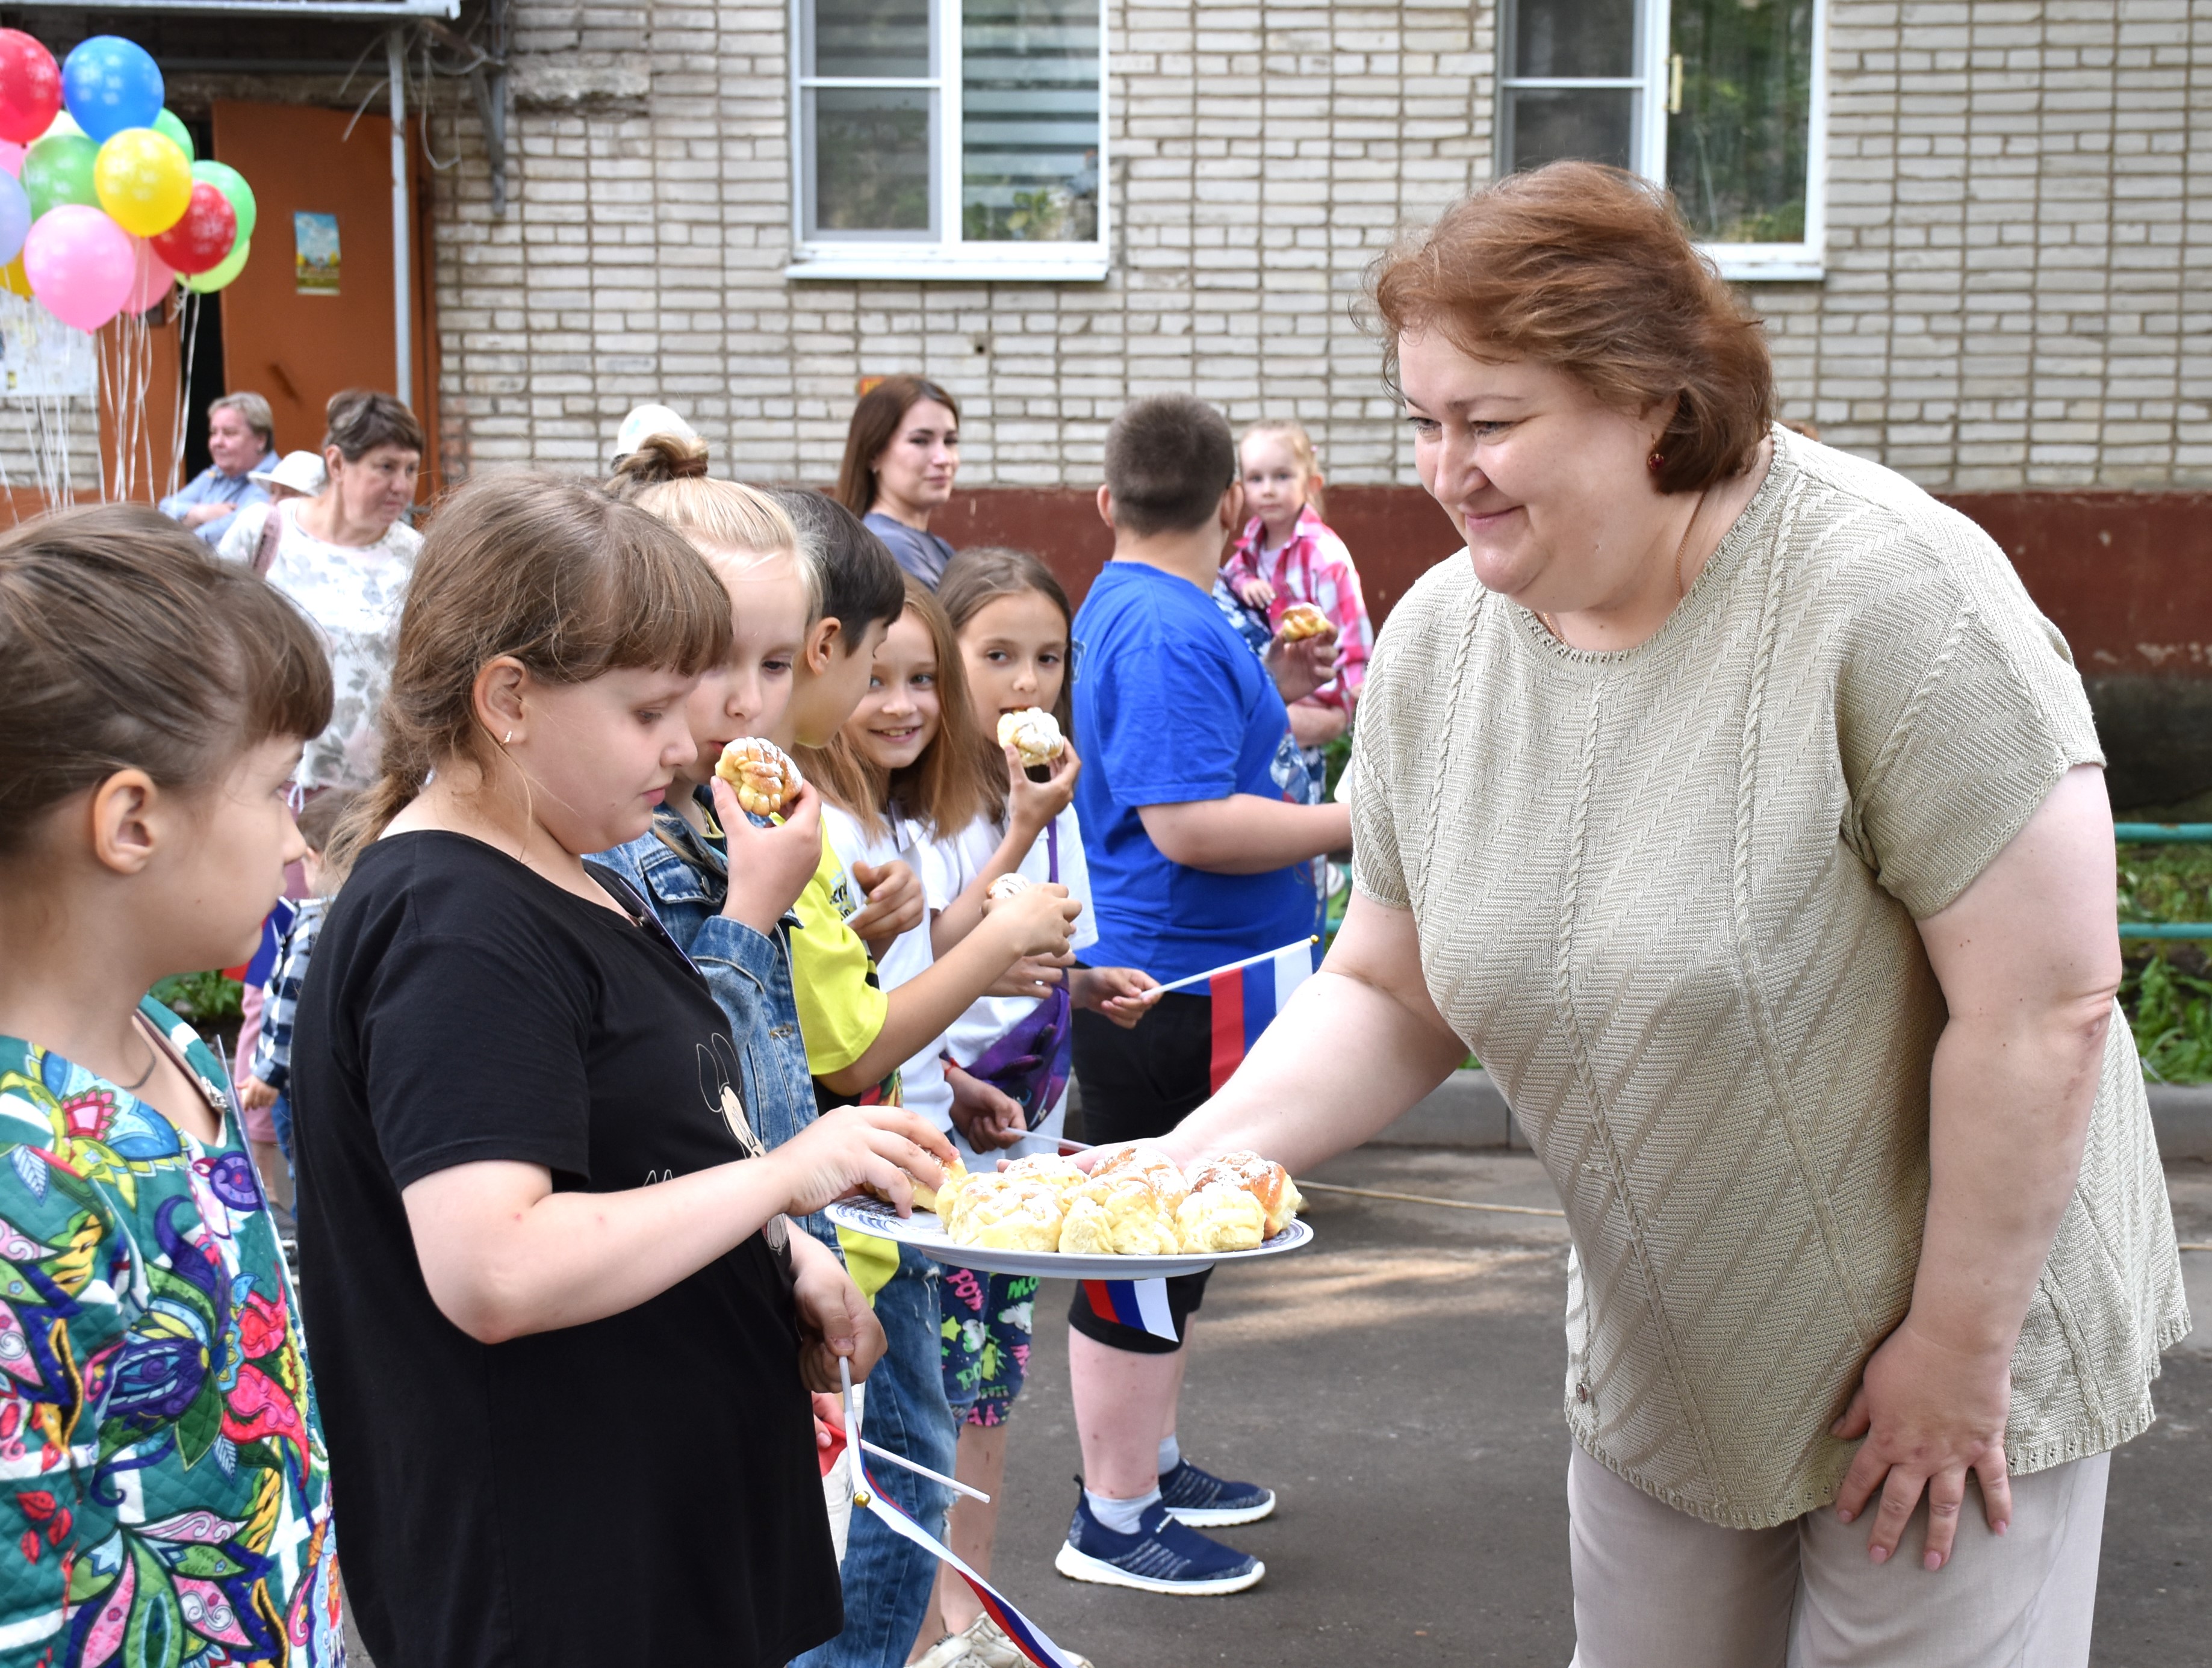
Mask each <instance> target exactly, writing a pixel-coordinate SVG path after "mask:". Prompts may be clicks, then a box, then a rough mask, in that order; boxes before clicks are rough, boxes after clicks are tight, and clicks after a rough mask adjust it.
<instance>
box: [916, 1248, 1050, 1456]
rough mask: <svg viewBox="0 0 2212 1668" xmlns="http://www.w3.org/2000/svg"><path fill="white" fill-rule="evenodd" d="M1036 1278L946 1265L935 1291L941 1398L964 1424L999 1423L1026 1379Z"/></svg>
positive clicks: (1032, 1325) (1033, 1323)
mask: <svg viewBox="0 0 2212 1668" xmlns="http://www.w3.org/2000/svg"><path fill="white" fill-rule="evenodd" d="M1036 1289H1037V1283H1036V1276H1034V1275H1027V1274H986V1273H984V1272H983V1271H982V1270H981V1269H966V1268H953V1267H951V1266H949V1265H948V1266H947V1267H946V1268H945V1278H944V1280H943V1282H942V1283H940V1284H939V1287H938V1301H939V1307H940V1308H941V1309H942V1311H943V1313H944V1316H945V1322H944V1337H945V1347H944V1350H943V1362H944V1368H945V1400H946V1401H948V1402H950V1403H951V1404H952V1408H953V1411H955V1412H956V1413H964V1414H965V1416H966V1417H965V1419H964V1420H963V1422H964V1423H967V1424H971V1425H986V1426H987V1425H999V1424H1004V1423H1005V1422H1006V1413H1007V1410H1009V1409H1010V1408H1012V1406H1013V1404H1014V1398H1015V1397H1017V1396H1018V1395H1020V1394H1021V1393H1022V1380H1024V1379H1025V1378H1027V1377H1028V1376H1029V1370H1030V1334H1031V1333H1032V1332H1033V1331H1035V1329H1036Z"/></svg>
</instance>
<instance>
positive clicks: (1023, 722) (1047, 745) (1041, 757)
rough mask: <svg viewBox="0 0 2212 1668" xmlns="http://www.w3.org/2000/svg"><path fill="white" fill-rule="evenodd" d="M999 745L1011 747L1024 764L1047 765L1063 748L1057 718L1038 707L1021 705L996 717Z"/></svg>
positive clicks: (1063, 741)
mask: <svg viewBox="0 0 2212 1668" xmlns="http://www.w3.org/2000/svg"><path fill="white" fill-rule="evenodd" d="M999 745H1000V746H1001V747H1011V748H1012V749H1014V751H1016V752H1017V753H1018V754H1020V755H1022V762H1023V763H1024V765H1048V764H1050V763H1051V762H1052V761H1054V759H1057V758H1058V757H1059V756H1060V755H1061V754H1063V753H1065V752H1066V751H1067V738H1066V737H1065V736H1063V735H1061V734H1060V720H1059V719H1055V718H1054V717H1053V715H1052V714H1051V713H1048V712H1046V711H1045V710H1044V708H1043V707H1024V708H1023V709H1022V710H1021V711H1020V712H1018V713H1004V714H1002V715H1001V716H1000V719H999Z"/></svg>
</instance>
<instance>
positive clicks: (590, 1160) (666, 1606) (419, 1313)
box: [292, 833, 842, 1668]
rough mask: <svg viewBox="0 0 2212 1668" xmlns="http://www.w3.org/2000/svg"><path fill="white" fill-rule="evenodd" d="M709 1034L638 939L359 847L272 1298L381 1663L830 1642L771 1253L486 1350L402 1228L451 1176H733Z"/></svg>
mask: <svg viewBox="0 0 2212 1668" xmlns="http://www.w3.org/2000/svg"><path fill="white" fill-rule="evenodd" d="M605 883H607V884H608V889H609V891H610V892H611V894H613V895H616V896H617V898H619V897H621V895H622V892H621V889H620V883H619V882H617V881H614V880H612V878H611V876H608V877H605ZM725 1024H726V1022H725V1021H724V1019H723V1017H722V1014H721V1010H720V1009H719V1008H718V1007H717V1006H716V1005H715V1004H714V998H713V997H712V996H710V995H709V994H708V988H707V985H706V982H705V980H702V979H701V978H700V976H699V975H698V974H697V973H696V971H694V970H693V969H692V968H691V967H690V966H689V964H688V963H687V962H686V961H684V956H683V955H682V953H681V952H680V951H678V949H676V948H675V946H674V945H673V944H672V943H671V942H670V941H669V940H668V939H667V937H665V935H664V934H661V933H659V931H657V930H656V929H652V928H650V927H649V926H647V925H643V924H639V923H635V922H632V921H629V920H625V919H624V918H623V916H622V915H620V914H617V913H614V912H613V911H611V910H607V909H603V908H600V907H598V906H597V905H595V904H592V903H588V902H586V901H584V900H583V899H580V898H578V897H575V896H574V895H571V894H569V893H567V892H564V891H562V889H560V888H559V887H556V886H554V885H552V884H551V883H549V882H547V881H545V880H544V879H542V878H540V877H539V876H537V875H534V874H532V872H531V871H530V870H527V869H526V868H524V867H523V866H522V865H521V864H519V863H516V862H513V860H511V859H510V858H507V857H505V856H502V855H501V853H500V852H496V851H495V850H493V849H492V848H491V847H490V846H486V845H483V844H482V843H481V842H479V841H477V840H470V839H467V838H465V837H464V836H462V835H459V834H442V833H416V834H399V835H397V836H395V837H393V838H392V839H390V840H382V841H380V842H378V843H377V844H375V845H374V846H370V847H369V848H368V850H367V851H365V852H362V856H361V859H360V861H359V863H358V864H356V866H355V869H354V872H353V876H352V878H351V879H349V881H348V882H347V883H346V885H345V889H344V890H343V892H342V893H341V894H340V895H339V896H338V899H337V903H336V905H335V906H334V907H333V908H332V909H331V916H330V919H329V921H328V923H327V924H326V925H325V926H324V928H323V931H322V936H321V937H320V938H319V940H318V941H317V943H316V945H315V953H314V956H313V960H312V961H311V962H310V964H309V968H308V973H307V983H306V988H305V989H304V990H303V991H302V992H301V999H300V1005H299V1011H298V1018H297V1022H296V1028H295V1033H294V1041H293V1053H292V1058H293V1067H292V1072H293V1090H292V1094H293V1100H294V1105H295V1109H296V1125H295V1130H296V1135H297V1153H298V1159H299V1170H300V1192H301V1200H302V1205H301V1213H300V1216H301V1235H300V1241H301V1243H300V1255H301V1276H302V1281H301V1291H302V1295H301V1302H302V1304H303V1305H304V1307H305V1309H306V1313H307V1325H308V1328H309V1329H310V1331H311V1333H312V1337H313V1362H314V1370H315V1378H316V1383H317V1386H318V1388H319V1391H320V1392H321V1401H322V1405H323V1418H324V1425H325V1432H326V1434H327V1437H328V1440H329V1443H330V1450H331V1477H332V1480H333V1495H332V1498H333V1500H334V1501H335V1502H336V1513H337V1532H338V1536H339V1544H340V1547H341V1552H340V1556H341V1558H342V1559H343V1568H344V1571H345V1583H346V1589H347V1592H348V1595H349V1598H351V1600H352V1603H353V1606H354V1610H355V1614H356V1616H357V1618H358V1620H359V1623H360V1626H361V1632H362V1641H363V1642H364V1643H366V1644H367V1646H368V1649H369V1652H370V1653H371V1654H372V1655H374V1657H375V1659H376V1660H377V1663H378V1664H379V1668H494V1665H517V1668H524V1665H526V1668H545V1665H563V1668H566V1665H574V1668H609V1665H611V1664H617V1663H619V1664H623V1665H647V1664H668V1665H671V1668H672V1665H676V1664H682V1665H684V1668H698V1665H715V1668H725V1665H726V1668H749V1665H753V1664H762V1665H781V1664H783V1663H785V1662H787V1661H788V1660H789V1659H791V1658H792V1657H793V1656H795V1655H797V1654H799V1653H800V1652H802V1651H804V1650H806V1649H808V1648H809V1647H811V1646H814V1645H817V1644H818V1643H820V1642H821V1641H823V1640H825V1639H828V1638H829V1637H831V1636H832V1635H835V1634H836V1632H837V1631H838V1629H839V1628H840V1626H841V1625H842V1609H841V1604H840V1599H839V1593H838V1585H837V1566H836V1558H835V1555H834V1553H833V1552H832V1550H831V1546H830V1540H829V1520H828V1517H827V1514H826V1513H825V1511H824V1509H823V1499H822V1487H821V1481H820V1473H819V1471H818V1468H817V1465H816V1461H815V1458H814V1453H815V1448H814V1440H813V1427H812V1423H811V1413H810V1409H809V1404H808V1402H807V1398H806V1392H805V1386H804V1385H803V1384H802V1383H801V1381H800V1380H799V1369H798V1350H799V1333H798V1325H797V1321H796V1318H795V1315H794V1312H793V1305H792V1299H791V1277H790V1267H789V1262H788V1253H780V1252H779V1251H777V1250H774V1249H771V1248H770V1246H769V1244H768V1243H767V1240H766V1239H765V1238H764V1237H763V1235H761V1234H755V1235H754V1236H753V1237H752V1238H751V1239H750V1240H746V1241H745V1242H744V1244H742V1245H740V1246H738V1247H737V1248H736V1249H735V1250H733V1251H732V1252H730V1253H728V1254H726V1256H723V1257H720V1258H718V1259H715V1260H714V1262H712V1263H710V1264H708V1265H707V1266H706V1267H705V1268H703V1269H701V1270H700V1271H698V1272H697V1273H696V1274H694V1275H692V1276H690V1277H689V1278H688V1279H685V1280H683V1281H681V1282H679V1283H677V1284H676V1285H674V1286H672V1287H671V1288H670V1289H668V1290H666V1291H665V1292H663V1293H661V1294H660V1295H659V1296H657V1297H654V1298H652V1299H650V1300H648V1301H646V1302H643V1303H641V1304H639V1305H638V1306H637V1307H635V1308H634V1309H630V1310H629V1311H627V1312H626V1313H622V1314H617V1315H611V1316H609V1317H608V1318H607V1319H604V1320H595V1321H592V1322H590V1323H588V1324H586V1325H580V1326H570V1327H567V1328H564V1329H562V1330H561V1331H551V1332H542V1333H538V1334H535V1335H533V1336H531V1337H520V1338H516V1339H513V1340H512V1341H510V1342H508V1343H499V1344H483V1343H477V1342H476V1341H475V1340H474V1339H472V1338H471V1337H469V1336H468V1335H467V1334H466V1333H465V1332H463V1331H460V1329H459V1328H458V1327H456V1326H455V1325H453V1323H452V1322H450V1321H448V1320H447V1319H446V1318H445V1317H444V1315H442V1314H441V1313H439V1311H438V1309H437V1307H436V1306H435V1304H434V1303H433V1302H432V1301H431V1300H430V1294H429V1291H428V1289H427V1288H426V1287H425V1286H424V1284H423V1281H422V1267H421V1265H420V1264H419V1262H418V1261H417V1260H416V1253H415V1245H414V1240H413V1238H412V1236H411V1235H410V1232H409V1229H408V1225H407V1215H406V1210H405V1208H404V1205H403V1204H401V1202H400V1191H401V1189H403V1188H404V1187H405V1186H408V1185H409V1184H410V1183H411V1182H414V1181H416V1180H421V1179H422V1177H424V1176H426V1175H431V1174H435V1173H436V1172H438V1171H440V1170H442V1169H447V1168H450V1167H452V1166H453V1165H456V1164H466V1163H471V1162H477V1161H481V1160H489V1159H507V1160H517V1161H520V1162H525V1163H530V1164H542V1165H544V1166H545V1167H546V1168H548V1169H550V1171H551V1172H552V1173H553V1180H554V1186H556V1188H560V1189H564V1190H566V1189H581V1190H584V1191H587V1192H622V1191H624V1190H626V1189H629V1188H633V1187H638V1186H645V1185H647V1184H648V1183H651V1182H653V1181H657V1180H667V1179H668V1178H670V1177H672V1176H678V1175H683V1174H688V1173H690V1172H692V1171H695V1170H702V1169H706V1168H708V1167H710V1166H713V1165H717V1164H723V1163H726V1162H730V1161H732V1160H733V1159H739V1158H743V1157H744V1147H743V1146H742V1145H741V1144H740V1143H739V1141H738V1137H737V1136H736V1135H735V1134H734V1133H733V1131H732V1130H731V1129H730V1127H729V1126H728V1125H726V1123H725V1121H724V1119H723V1113H722V1111H721V1095H720V1090H721V1085H722V1083H723V1082H724V1081H725V1076H726V1074H725V1072H724V1070H723V1068H722V1066H721V1065H720V1064H718V1062H720V1061H727V1060H732V1059H734V1058H735V1055H734V1052H733V1051H732V1049H731V1048H730V1046H729V1044H728V1042H727V1041H726V1039H725V1038H724V1036H723V1035H722V1032H723V1028H724V1026H725Z"/></svg>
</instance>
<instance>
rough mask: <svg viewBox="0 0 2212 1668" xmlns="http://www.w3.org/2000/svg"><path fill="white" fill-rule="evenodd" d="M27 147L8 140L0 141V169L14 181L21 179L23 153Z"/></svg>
mask: <svg viewBox="0 0 2212 1668" xmlns="http://www.w3.org/2000/svg"><path fill="white" fill-rule="evenodd" d="M28 149H30V147H29V146H28V145H19V144H16V143H15V142H14V141H12V140H9V139H0V168H5V169H7V170H8V172H9V173H12V174H14V175H15V178H16V179H21V178H22V177H23V153H24V152H25V151H27V150H28Z"/></svg>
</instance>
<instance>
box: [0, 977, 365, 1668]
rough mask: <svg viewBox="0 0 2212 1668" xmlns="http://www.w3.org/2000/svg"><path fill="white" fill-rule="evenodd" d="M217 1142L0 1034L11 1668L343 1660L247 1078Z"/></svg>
mask: <svg viewBox="0 0 2212 1668" xmlns="http://www.w3.org/2000/svg"><path fill="white" fill-rule="evenodd" d="M141 1011H142V1012H143V1014H144V1015H145V1016H146V1018H147V1019H148V1020H149V1021H150V1022H152V1023H153V1024H154V1025H155V1028H157V1029H158V1030H160V1031H161V1034H163V1035H165V1036H167V1037H168V1038H169V1040H170V1041H171V1042H172V1044H173V1046H175V1048H176V1049H177V1051H178V1052H179V1053H180V1054H182V1055H183V1056H184V1058H185V1063H186V1064H187V1065H188V1066H189V1067H190V1068H191V1071H192V1072H193V1073H194V1074H195V1075H196V1076H197V1077H198V1079H199V1082H200V1086H201V1088H202V1089H203V1090H204V1093H205V1094H206V1095H207V1097H208V1100H209V1101H210V1104H212V1105H213V1106H214V1107H216V1111H217V1113H218V1114H219V1116H220V1117H221V1119H222V1140H221V1142H220V1143H219V1144H217V1145H216V1146H214V1147H208V1146H204V1145H203V1144H202V1143H200V1142H198V1141H197V1140H195V1139H194V1138H193V1137H191V1136H189V1135H185V1134H182V1133H180V1132H179V1131H178V1129H177V1128H176V1126H175V1125H173V1124H171V1123H170V1122H169V1121H168V1119H166V1118H164V1117H162V1116H161V1113H158V1112H156V1111H155V1110H154V1109H153V1108H152V1107H148V1106H145V1105H143V1104H142V1103H141V1102H139V1101H137V1100H134V1099H133V1098H132V1097H131V1095H129V1094H128V1093H127V1092H125V1091H124V1090H122V1089H118V1088H116V1087H115V1086H114V1085H113V1084H112V1083H108V1082H106V1080H105V1079H102V1078H99V1077H94V1076H93V1075H92V1073H90V1072H89V1071H86V1070H85V1069H84V1068H82V1066H78V1065H75V1064H71V1063H70V1062H69V1061H68V1060H65V1059H64V1058H61V1057H60V1056H59V1055H58V1054H54V1053H52V1052H48V1051H47V1050H46V1049H43V1048H40V1047H39V1046H36V1045H35V1044H33V1043H29V1042H26V1041H23V1040H21V1039H20V1038H15V1037H0V1155H4V1156H5V1159H6V1162H4V1163H0V1665H6V1668H17V1665H23V1668H28V1665H32V1664H38V1665H42V1668H44V1665H53V1668H78V1665H83V1668H91V1665H94V1664H112V1665H115V1668H153V1665H157V1664H158V1665H161V1668H218V1665H230V1664H246V1663H255V1664H260V1663H270V1664H274V1663H284V1664H289V1665H295V1668H299V1665H309V1664H314V1665H323V1664H342V1663H343V1661H344V1659H345V1646H344V1639H343V1634H342V1632H341V1630H340V1625H339V1617H338V1575H337V1544H336V1541H335V1539H334V1538H333V1535H332V1532H331V1501H330V1477H329V1469H328V1463H327V1461H326V1459H325V1453H324V1449H323V1437H322V1428H321V1422H320V1420H319V1416H318V1415H317V1412H316V1409H315V1403H314V1392H313V1387H312V1386H311V1384H310V1382H309V1380H308V1377H307V1356H306V1354H305V1350H304V1347H303V1343H302V1339H301V1331H300V1325H299V1315H298V1309H297V1306H296V1303H295V1298H294V1295H293V1291H292V1283H291V1280H290V1278H289V1275H288V1274H287V1272H286V1270H285V1266H284V1259H283V1252H282V1250H281V1248H280V1247H279V1246H278V1245H277V1241H276V1226H275V1224H274V1222H272V1221H271V1220H270V1215H269V1212H268V1210H267V1208H266V1207H265V1205H264V1202H263V1199H262V1195H261V1189H260V1186H259V1183H258V1180H257V1179H256V1178H255V1175H254V1172H253V1164H252V1160H251V1159H250V1158H249V1157H248V1156H247V1155H246V1143H245V1141H244V1138H243V1137H242V1134H241V1132H240V1127H239V1121H238V1118H237V1115H236V1113H235V1112H234V1109H233V1107H232V1106H231V1102H230V1095H229V1085H228V1079H227V1078H226V1077H224V1074H223V1069H222V1064H220V1063H219V1062H218V1061H217V1060H216V1057H215V1055H214V1054H213V1053H212V1052H210V1050H209V1049H208V1048H207V1047H206V1046H204V1044H203V1043H202V1042H201V1041H200V1040H199V1039H198V1038H197V1036H196V1035H195V1034H193V1032H192V1030H191V1028H190V1027H189V1026H187V1025H185V1023H184V1022H182V1021H180V1020H179V1019H178V1018H177V1016H175V1015H173V1014H172V1013H171V1012H169V1010H167V1009H166V1008H163V1007H162V1006H161V1004H158V1003H156V1002H154V1001H152V1000H151V999H149V1000H148V1001H147V1002H145V1003H144V1004H143V1005H142V1008H141Z"/></svg>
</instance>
